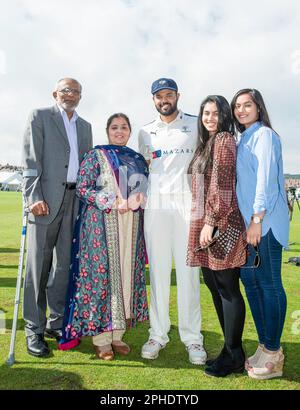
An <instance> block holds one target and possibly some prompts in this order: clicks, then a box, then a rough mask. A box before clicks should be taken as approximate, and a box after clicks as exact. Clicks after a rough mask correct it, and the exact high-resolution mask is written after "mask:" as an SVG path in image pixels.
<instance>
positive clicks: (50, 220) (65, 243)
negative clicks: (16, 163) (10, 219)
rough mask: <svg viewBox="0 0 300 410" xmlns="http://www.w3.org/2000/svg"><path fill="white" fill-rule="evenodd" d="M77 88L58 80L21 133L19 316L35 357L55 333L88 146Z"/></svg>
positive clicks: (88, 135) (45, 349) (59, 325)
mask: <svg viewBox="0 0 300 410" xmlns="http://www.w3.org/2000/svg"><path fill="white" fill-rule="evenodd" d="M81 90H82V87H81V85H80V83H79V82H78V81H77V80H74V79H72V78H63V79H61V80H59V81H58V82H57V84H56V87H55V90H54V92H53V97H54V99H55V100H56V104H55V105H54V106H53V107H49V108H42V109H37V110H34V111H32V113H31V115H30V117H29V119H28V122H27V126H26V130H25V133H24V143H23V165H24V173H23V176H24V196H25V198H26V205H27V207H28V208H29V210H30V214H29V224H28V251H27V263H26V276H25V284H24V303H23V316H24V320H25V322H26V325H25V333H26V341H27V351H28V353H29V354H31V355H33V356H37V357H43V356H47V355H48V354H49V352H50V350H49V348H48V344H47V342H46V341H45V340H44V335H46V336H48V337H55V338H59V337H60V335H61V328H62V321H63V314H64V306H65V296H66V290H67V285H68V275H69V265H70V252H71V242H72V234H73V227H74V222H75V218H76V214H77V211H78V202H77V199H76V196H75V192H76V190H75V188H76V178H77V172H78V168H79V164H80V162H81V160H82V158H83V155H84V153H85V152H87V151H88V150H89V149H91V148H92V130H91V125H90V124H89V123H88V122H86V121H85V120H84V119H82V118H80V117H79V116H78V114H77V113H76V111H75V108H76V107H77V105H78V104H79V101H80V98H81ZM47 304H48V309H49V315H48V321H47V317H46V309H47Z"/></svg>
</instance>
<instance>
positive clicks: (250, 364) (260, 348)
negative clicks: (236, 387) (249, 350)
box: [245, 344, 264, 370]
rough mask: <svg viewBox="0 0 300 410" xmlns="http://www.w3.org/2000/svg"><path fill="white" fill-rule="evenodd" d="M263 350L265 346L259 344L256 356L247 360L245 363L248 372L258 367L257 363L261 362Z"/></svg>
mask: <svg viewBox="0 0 300 410" xmlns="http://www.w3.org/2000/svg"><path fill="white" fill-rule="evenodd" d="M263 349H264V345H261V344H259V345H258V347H257V349H256V352H255V353H254V355H252V356H250V357H248V358H247V360H246V361H245V369H246V370H249V369H250V368H251V367H254V366H255V365H256V362H257V361H258V360H259V358H260V355H261V353H262V351H263Z"/></svg>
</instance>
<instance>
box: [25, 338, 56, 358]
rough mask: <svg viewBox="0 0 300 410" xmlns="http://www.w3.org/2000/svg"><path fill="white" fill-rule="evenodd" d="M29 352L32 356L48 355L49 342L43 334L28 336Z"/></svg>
mask: <svg viewBox="0 0 300 410" xmlns="http://www.w3.org/2000/svg"><path fill="white" fill-rule="evenodd" d="M26 344H27V352H28V353H29V354H31V355H32V356H36V357H46V356H48V355H49V353H50V349H49V347H48V343H47V342H45V340H44V336H43V335H42V334H35V335H31V336H27V337H26Z"/></svg>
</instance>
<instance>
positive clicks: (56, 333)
mask: <svg viewBox="0 0 300 410" xmlns="http://www.w3.org/2000/svg"><path fill="white" fill-rule="evenodd" d="M44 335H45V336H46V337H49V338H50V339H56V340H60V339H61V338H62V331H61V329H57V330H55V329H49V328H47V327H46V329H45V332H44Z"/></svg>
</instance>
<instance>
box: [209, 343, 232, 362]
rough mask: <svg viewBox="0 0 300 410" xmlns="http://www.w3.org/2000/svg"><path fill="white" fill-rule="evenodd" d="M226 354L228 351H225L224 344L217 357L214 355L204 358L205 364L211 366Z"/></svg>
mask: <svg viewBox="0 0 300 410" xmlns="http://www.w3.org/2000/svg"><path fill="white" fill-rule="evenodd" d="M228 354H229V353H228V351H227V348H226V345H224V346H223V349H222V350H221V352H220V353H219V355H218V356H217V357H215V358H214V359H208V360H206V366H208V367H210V366H212V365H213V364H214V363H215V362H216V361H218V360H220V359H222V358H223V357H225V356H226V355H228Z"/></svg>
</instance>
